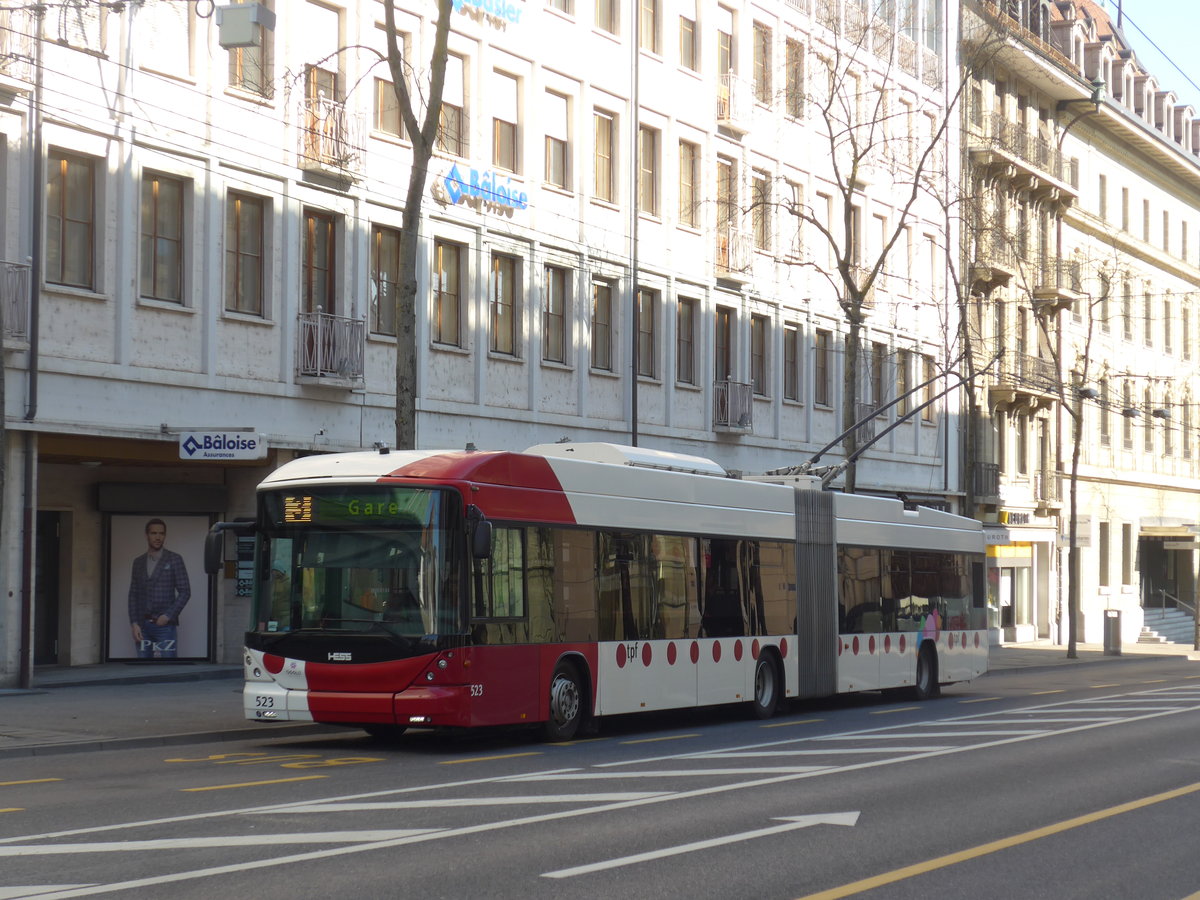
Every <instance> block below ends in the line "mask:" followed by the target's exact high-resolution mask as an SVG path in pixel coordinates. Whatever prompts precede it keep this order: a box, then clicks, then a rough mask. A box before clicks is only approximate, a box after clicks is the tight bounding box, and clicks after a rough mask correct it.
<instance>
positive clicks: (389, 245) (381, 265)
mask: <svg viewBox="0 0 1200 900" xmlns="http://www.w3.org/2000/svg"><path fill="white" fill-rule="evenodd" d="M399 289H400V232H399V231H398V230H397V229H395V228H387V227H385V226H383V225H375V226H373V227H372V228H371V331H372V332H373V333H375V334H390V335H395V333H396V297H397V296H398V294H399Z"/></svg>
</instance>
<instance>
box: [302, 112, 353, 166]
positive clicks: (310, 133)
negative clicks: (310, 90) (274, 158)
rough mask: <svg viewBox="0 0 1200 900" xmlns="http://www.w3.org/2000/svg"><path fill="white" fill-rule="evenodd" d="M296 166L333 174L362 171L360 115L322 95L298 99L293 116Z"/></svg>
mask: <svg viewBox="0 0 1200 900" xmlns="http://www.w3.org/2000/svg"><path fill="white" fill-rule="evenodd" d="M296 121H297V123H298V132H299V134H298V137H299V160H298V165H299V167H300V168H301V169H304V170H306V171H318V172H327V173H331V174H337V175H349V174H357V173H360V172H361V171H362V164H363V147H362V116H361V115H360V114H358V113H355V112H353V111H351V110H348V109H347V108H346V104H345V103H344V102H343V101H341V100H330V99H328V98H326V97H325V95H324V94H323V93H322V94H318V95H317V96H316V97H305V98H303V99H301V101H300V105H299V110H298V114H297V120H296Z"/></svg>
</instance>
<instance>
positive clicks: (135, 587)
mask: <svg viewBox="0 0 1200 900" xmlns="http://www.w3.org/2000/svg"><path fill="white" fill-rule="evenodd" d="M208 524H209V523H208V517H207V516H170V515H162V516H158V515H154V514H148V515H139V516H127V515H114V516H111V517H110V519H109V558H108V572H109V576H108V625H109V627H108V657H109V659H116V660H120V659H130V660H133V659H136V660H179V659H192V660H195V659H208V657H209V646H208V643H209V622H210V621H211V616H210V610H209V590H208V576H207V575H206V574H205V572H204V535H205V534H206V533H207V532H208Z"/></svg>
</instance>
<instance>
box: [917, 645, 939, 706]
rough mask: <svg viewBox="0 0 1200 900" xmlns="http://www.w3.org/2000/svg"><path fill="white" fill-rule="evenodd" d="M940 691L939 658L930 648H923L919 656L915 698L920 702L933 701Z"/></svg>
mask: <svg viewBox="0 0 1200 900" xmlns="http://www.w3.org/2000/svg"><path fill="white" fill-rule="evenodd" d="M939 693H940V691H939V690H938V676H937V656H936V655H935V654H934V652H933V650H931V649H930V648H929V647H922V648H921V652H920V653H919V654H917V677H916V681H915V682H914V684H913V696H914V697H916V699H918V700H931V699H933V698H934V697H936V696H937V695H938V694H939Z"/></svg>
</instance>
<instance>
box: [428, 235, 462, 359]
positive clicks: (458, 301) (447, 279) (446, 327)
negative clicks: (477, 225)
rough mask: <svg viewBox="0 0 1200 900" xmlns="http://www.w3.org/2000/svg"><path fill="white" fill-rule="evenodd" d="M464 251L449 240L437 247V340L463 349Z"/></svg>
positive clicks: (435, 252)
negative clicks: (461, 326)
mask: <svg viewBox="0 0 1200 900" xmlns="http://www.w3.org/2000/svg"><path fill="white" fill-rule="evenodd" d="M462 258H463V248H462V247H461V246H460V245H459V244H451V243H449V242H447V241H435V242H434V245H433V303H434V309H433V326H432V331H433V340H434V342H435V343H438V344H449V345H450V346H452V347H460V346H462V337H461V334H460V331H459V322H460V321H461V318H462V317H461V310H462V294H461V287H460V285H461V283H462Z"/></svg>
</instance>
